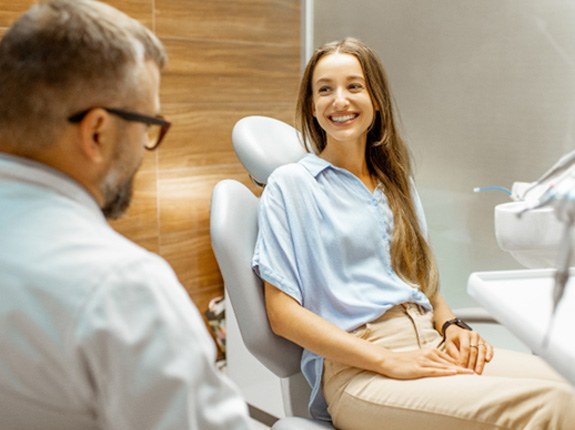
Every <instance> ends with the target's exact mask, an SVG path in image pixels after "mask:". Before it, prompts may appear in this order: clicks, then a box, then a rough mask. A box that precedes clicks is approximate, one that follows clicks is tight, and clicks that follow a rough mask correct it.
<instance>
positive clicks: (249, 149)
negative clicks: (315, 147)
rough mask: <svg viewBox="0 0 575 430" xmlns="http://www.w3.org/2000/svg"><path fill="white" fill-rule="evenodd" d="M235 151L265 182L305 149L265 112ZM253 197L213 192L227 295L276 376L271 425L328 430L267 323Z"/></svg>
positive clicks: (237, 188)
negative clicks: (255, 267) (254, 265)
mask: <svg viewBox="0 0 575 430" xmlns="http://www.w3.org/2000/svg"><path fill="white" fill-rule="evenodd" d="M232 143H233V146H234V150H235V152H236V154H237V156H238V158H239V159H240V162H241V163H242V165H243V166H244V167H245V168H246V170H247V171H248V172H249V175H250V177H251V179H252V180H253V182H255V183H256V184H258V185H262V186H263V185H265V183H266V181H267V178H268V176H269V175H270V173H271V172H273V170H274V169H275V168H276V167H279V166H281V165H283V164H287V163H291V162H297V161H298V160H300V159H301V158H302V157H303V156H305V154H306V151H305V149H304V148H303V145H302V143H301V139H300V136H299V133H298V132H297V131H296V130H295V129H294V128H293V127H291V126H290V125H288V124H286V123H284V122H281V121H278V120H276V119H273V118H269V117H262V116H248V117H245V118H242V119H241V120H239V121H238V122H237V123H236V125H235V126H234V128H233V131H232ZM258 201H259V199H258V197H256V196H255V195H254V194H253V193H252V192H251V191H250V190H249V189H248V188H247V187H246V186H245V185H243V184H242V183H240V182H238V181H235V180H231V179H225V180H222V181H220V182H219V183H218V184H217V185H216V186H215V188H214V190H213V192H212V202H211V209H210V234H211V241H212V248H213V250H214V253H215V256H216V260H217V262H218V266H219V268H220V271H221V273H222V277H223V280H224V287H225V290H226V293H227V297H228V300H229V301H230V303H231V306H232V308H233V310H234V313H235V315H236V319H237V323H238V326H239V330H240V334H241V337H242V340H243V342H244V344H245V346H246V348H247V349H248V351H249V352H250V353H251V354H252V355H254V356H255V357H256V358H257V360H258V361H260V362H261V363H262V364H263V365H264V366H265V367H266V368H268V369H269V370H270V371H271V372H272V373H274V374H275V375H277V376H278V377H279V378H281V385H282V399H283V406H284V410H285V414H286V417H284V418H281V419H279V420H278V421H277V422H276V423H275V424H274V425H273V427H272V429H273V430H320V429H333V427H332V426H331V425H329V424H328V423H325V422H321V421H317V420H313V419H311V418H310V417H309V414H308V411H307V402H308V400H309V397H310V392H311V391H310V387H309V385H308V384H307V382H306V381H305V379H304V378H303V375H302V373H301V370H300V358H301V354H302V349H301V348H300V347H299V346H297V345H295V344H294V343H292V342H290V341H288V340H286V339H284V338H282V337H279V336H276V335H275V334H274V333H273V332H272V331H271V328H270V326H269V322H268V319H267V314H266V311H265V303H264V289H263V283H262V280H261V279H260V278H258V276H256V274H255V273H254V272H253V271H252V269H251V259H252V255H253V250H254V247H255V243H256V236H257V232H258V225H257V209H258ZM456 314H457V316H458V317H459V318H462V319H464V320H465V321H468V322H475V323H478V322H479V323H494V322H495V321H494V320H493V318H492V317H490V316H489V315H488V314H487V313H486V312H485V311H483V310H481V309H477V308H466V309H460V310H458V311H456Z"/></svg>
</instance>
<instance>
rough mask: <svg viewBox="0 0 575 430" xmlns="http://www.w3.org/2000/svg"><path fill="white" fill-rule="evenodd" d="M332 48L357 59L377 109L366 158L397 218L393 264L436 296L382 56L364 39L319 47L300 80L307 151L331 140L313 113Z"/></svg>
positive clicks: (433, 267) (434, 277)
mask: <svg viewBox="0 0 575 430" xmlns="http://www.w3.org/2000/svg"><path fill="white" fill-rule="evenodd" d="M333 53H342V54H350V55H353V56H354V57H356V58H357V60H358V61H359V63H360V65H361V68H362V70H363V74H364V77H365V80H366V86H367V90H368V92H369V94H370V96H371V99H372V102H373V105H374V108H375V118H374V122H373V124H372V126H371V128H370V130H369V131H368V134H367V144H366V148H365V158H366V161H367V166H368V168H369V171H370V173H371V175H373V176H375V177H377V178H378V179H379V181H380V182H381V183H382V184H383V186H384V190H385V194H386V196H387V199H388V201H389V205H390V207H391V210H392V212H393V217H394V226H395V227H394V231H393V238H392V242H391V263H392V265H393V268H394V270H395V271H396V273H397V274H398V275H400V276H401V277H402V278H403V279H404V280H406V281H407V282H409V283H411V284H415V285H417V286H419V288H420V289H421V290H422V291H423V292H424V293H425V294H426V295H427V296H428V297H429V298H433V296H434V295H435V293H436V292H437V290H438V284H439V280H438V278H439V276H438V272H437V267H436V264H435V260H434V258H433V255H432V252H431V249H430V247H429V245H428V243H427V241H426V240H425V238H424V236H423V233H422V231H421V227H420V225H419V221H418V217H417V213H416V210H415V206H414V203H413V196H412V187H411V179H410V178H411V160H410V155H409V151H408V149H407V145H406V144H405V142H404V141H403V139H402V138H401V136H400V134H399V132H398V130H397V126H396V124H395V118H394V107H393V104H392V98H391V93H390V90H389V85H388V83H387V78H386V76H385V72H384V69H383V65H382V64H381V62H380V60H379V58H378V56H377V55H376V54H375V52H374V51H373V50H372V49H370V48H369V47H368V46H367V45H365V44H364V43H363V42H361V41H359V40H357V39H354V38H346V39H344V40H341V41H336V42H331V43H327V44H325V45H323V46H321V47H320V48H318V49H317V50H316V51H315V52H314V54H313V55H312V57H311V59H310V60H309V62H308V64H307V66H306V69H305V70H304V74H303V77H302V80H301V83H300V88H299V95H298V101H297V109H296V123H297V124H298V126H299V128H300V130H301V132H302V136H303V140H304V143H305V146H306V148H307V149H308V151H311V150H312V149H313V151H314V152H316V153H318V154H319V153H321V152H322V151H323V149H324V148H325V147H326V145H327V137H326V134H325V131H324V130H323V129H322V128H321V127H320V125H319V123H318V122H317V120H316V118H315V117H314V115H313V112H312V77H313V72H314V70H315V67H316V65H317V63H318V62H319V60H320V59H321V58H322V57H324V56H325V55H329V54H333Z"/></svg>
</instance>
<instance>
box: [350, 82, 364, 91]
mask: <svg viewBox="0 0 575 430" xmlns="http://www.w3.org/2000/svg"><path fill="white" fill-rule="evenodd" d="M349 89H350V90H351V91H361V90H363V85H362V84H351V85H350V86H349Z"/></svg>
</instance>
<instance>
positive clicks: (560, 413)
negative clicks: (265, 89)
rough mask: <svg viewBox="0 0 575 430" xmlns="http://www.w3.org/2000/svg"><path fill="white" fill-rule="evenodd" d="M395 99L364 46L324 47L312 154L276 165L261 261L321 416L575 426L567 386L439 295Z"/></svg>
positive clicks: (310, 81) (347, 424) (307, 112)
mask: <svg viewBox="0 0 575 430" xmlns="http://www.w3.org/2000/svg"><path fill="white" fill-rule="evenodd" d="M390 100H391V95H390V92H389V88H388V85H387V81H386V79H385V75H384V72H383V66H382V65H381V63H380V61H379V60H378V58H377V56H376V54H375V52H374V51H372V50H371V49H370V48H369V47H367V46H366V45H365V44H364V43H362V42H361V41H359V40H356V39H344V40H342V41H338V42H333V43H329V44H326V45H324V46H322V47H320V48H319V49H318V50H317V51H316V52H315V53H314V55H313V56H312V57H311V59H310V61H309V63H308V65H307V67H306V69H305V72H304V74H303V78H302V81H301V85H300V93H299V99H298V111H297V115H298V119H299V123H300V126H301V129H302V130H303V134H304V139H305V141H306V145H307V146H308V148H310V147H311V149H313V151H312V152H313V153H310V154H309V155H307V156H306V157H304V158H303V159H302V160H300V161H299V162H298V163H294V164H288V165H285V166H282V167H280V168H278V169H276V170H275V171H274V172H273V173H272V174H271V175H270V177H269V179H268V182H267V186H266V188H265V189H264V192H263V194H262V197H261V201H260V210H259V223H258V226H259V233H258V239H257V243H256V247H255V250H254V256H253V261H252V264H253V268H254V270H255V271H256V273H258V274H259V275H260V277H261V278H262V279H263V280H264V281H265V301H266V309H267V313H268V317H269V321H270V325H271V327H272V330H273V331H274V332H275V333H276V334H278V335H280V336H283V337H285V338H287V339H288V340H290V341H292V342H294V343H296V344H298V345H300V346H301V347H303V348H304V352H303V354H302V362H301V368H302V371H303V373H304V375H305V376H306V379H307V380H308V381H309V382H310V385H311V386H312V393H311V398H310V403H309V407H310V413H311V415H312V416H313V417H314V418H318V419H323V420H332V421H333V424H334V426H335V427H336V428H338V429H342V430H351V429H358V428H361V429H362V430H379V429H381V428H382V427H381V426H382V423H385V425H386V427H387V426H389V428H402V429H409V430H411V429H413V430H415V429H421V428H427V429H442V430H444V429H461V428H472V427H473V428H478V429H479V428H480V429H482V430H483V429H485V430H487V429H495V428H503V427H505V428H525V429H528V428H529V429H535V428H542V427H545V428H570V427H573V426H575V409H574V407H575V393H573V390H572V389H571V387H570V386H569V385H568V384H567V383H566V382H565V381H564V380H563V379H562V378H561V377H559V376H558V375H557V374H555V373H554V372H553V371H552V370H551V369H550V368H549V367H548V366H547V365H546V364H545V363H544V362H543V361H541V360H540V359H539V358H537V357H534V356H531V355H527V354H519V353H514V352H511V351H504V350H497V351H496V352H495V353H494V349H493V347H492V346H491V345H490V344H489V343H488V342H487V341H486V340H485V339H484V338H483V337H482V336H481V335H480V334H479V333H477V332H476V331H474V330H472V329H471V327H469V326H468V325H467V324H465V323H464V322H463V321H461V320H458V319H456V318H455V317H454V314H453V312H452V311H451V310H450V308H449V306H448V305H447V302H446V301H445V300H444V298H443V296H442V295H441V293H440V292H439V282H438V276H437V269H436V265H435V261H434V259H433V255H432V252H431V249H430V247H429V245H428V243H427V240H426V222H425V217H424V213H423V208H422V205H421V202H420V200H419V196H418V193H417V190H416V189H415V187H414V185H413V181H412V179H411V167H410V160H409V157H408V153H407V146H406V144H405V142H404V141H403V140H402V139H401V137H400V136H399V134H398V132H397V128H396V126H395V121H394V115H393V113H394V112H393V109H392V106H391V103H390ZM516 369H521V373H520V374H518V372H517V370H516ZM493 393H497V396H494V395H493ZM549 399H553V400H552V401H550V400H549Z"/></svg>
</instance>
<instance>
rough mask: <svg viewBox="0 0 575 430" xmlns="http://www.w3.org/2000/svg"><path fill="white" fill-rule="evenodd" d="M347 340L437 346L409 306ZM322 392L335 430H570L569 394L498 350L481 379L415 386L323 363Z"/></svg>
mask: <svg viewBox="0 0 575 430" xmlns="http://www.w3.org/2000/svg"><path fill="white" fill-rule="evenodd" d="M353 333H354V334H355V335H356V336H359V337H361V338H364V339H367V340H369V341H371V342H374V343H377V344H379V345H381V346H383V347H385V348H389V349H390V350H393V351H409V350H414V349H417V348H434V347H436V346H437V345H438V344H439V343H440V341H441V337H440V335H439V333H438V332H437V331H436V330H435V329H434V328H433V324H432V314H431V312H425V311H424V310H423V309H422V308H420V307H419V306H417V305H413V304H405V305H399V306H395V307H394V308H392V309H391V310H389V311H388V312H386V313H385V315H384V316H383V317H381V318H380V319H378V320H377V321H374V322H373V323H368V324H366V325H365V326H362V327H360V328H359V329H357V330H355V331H354V332H353ZM574 365H575V364H574ZM323 390H324V395H325V398H326V400H327V403H328V405H329V408H328V410H329V412H330V414H331V416H332V419H333V423H334V426H335V427H336V428H337V429H340V430H372V429H373V430H386V429H393V430H398V429H400V430H410V429H413V430H432V429H441V430H451V429H453V430H487V429H509V430H534V429H547V430H575V391H574V390H573V387H571V385H569V384H568V383H567V382H565V380H563V379H562V378H561V377H560V376H559V375H558V374H556V373H555V372H554V371H553V370H552V369H551V368H550V367H549V366H548V365H547V364H546V363H545V362H543V361H542V360H541V359H539V358H538V357H535V356H532V355H529V354H522V353H517V352H513V351H507V350H501V349H496V350H495V354H494V357H493V360H492V361H491V362H490V363H488V364H487V365H486V366H485V370H484V373H483V374H482V375H456V376H444V377H436V378H421V379H414V380H397V379H391V378H387V377H385V376H382V375H378V374H375V373H372V372H368V371H365V370H361V369H357V368H353V367H348V366H344V365H341V364H338V363H335V362H331V361H328V360H326V361H325V365H324V376H323Z"/></svg>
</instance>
